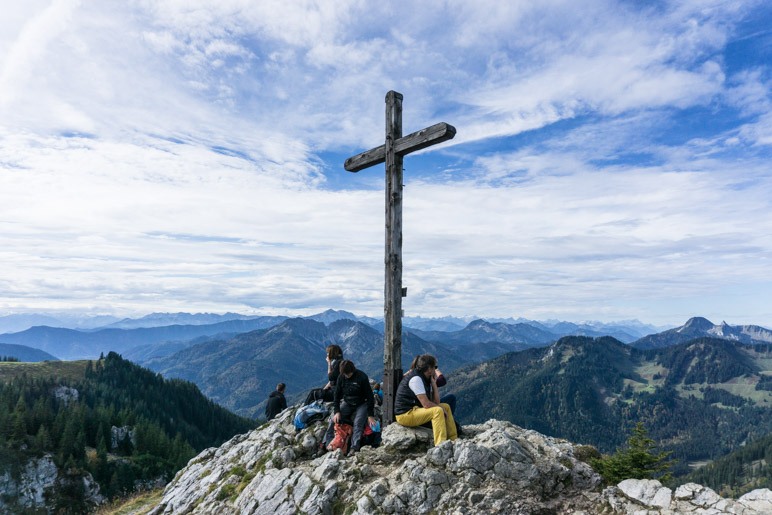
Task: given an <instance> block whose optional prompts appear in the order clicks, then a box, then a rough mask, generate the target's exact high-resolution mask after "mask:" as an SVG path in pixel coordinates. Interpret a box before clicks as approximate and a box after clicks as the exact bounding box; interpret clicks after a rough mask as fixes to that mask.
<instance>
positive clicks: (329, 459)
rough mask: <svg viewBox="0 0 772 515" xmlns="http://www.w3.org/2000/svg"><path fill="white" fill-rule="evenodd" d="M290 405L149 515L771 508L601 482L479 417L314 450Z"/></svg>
mask: <svg viewBox="0 0 772 515" xmlns="http://www.w3.org/2000/svg"><path fill="white" fill-rule="evenodd" d="M294 412H295V408H290V409H287V410H285V411H284V412H283V413H282V414H281V415H280V416H279V417H277V418H276V419H274V420H273V421H271V422H269V423H267V424H265V425H264V426H262V427H260V428H258V429H256V430H254V431H252V432H250V433H247V434H243V435H238V436H236V437H234V438H232V439H231V440H230V441H228V442H226V443H225V444H223V445H222V446H221V447H219V448H210V449H207V450H205V451H204V452H202V453H201V454H199V455H198V456H197V457H195V458H194V459H192V460H191V461H190V462H189V463H188V465H187V466H186V467H185V468H184V469H183V470H181V471H180V472H179V473H178V474H177V476H176V477H175V478H174V480H173V481H172V482H171V483H170V484H169V485H168V486H167V487H166V490H165V491H164V495H163V498H162V500H161V501H160V503H159V504H158V506H156V507H155V508H154V509H153V510H152V511H151V513H152V514H153V515H161V514H176V513H207V514H208V513H211V514H215V513H216V514H228V513H232V514H242V513H250V514H252V513H254V514H269V513H270V514H285V513H287V514H289V513H293V514H294V513H306V514H338V513H345V514H375V513H411V514H413V513H453V514H477V513H506V514H514V513H521V514H536V513H538V514H545V513H585V514H595V513H597V514H601V513H602V514H615V513H620V514H637V513H641V514H643V513H646V514H656V513H662V514H666V513H667V514H676V513H736V514H744V515H751V514H757V513H772V492H770V491H769V490H767V489H764V490H754V491H753V492H750V493H749V494H746V495H745V496H743V497H742V498H740V499H737V500H732V499H724V498H722V497H720V496H718V495H717V494H716V493H715V492H713V491H712V490H710V489H709V488H705V487H702V486H700V485H696V484H687V485H682V486H680V487H678V488H677V489H676V490H675V491H672V490H671V489H669V488H666V487H664V486H662V485H661V484H660V483H659V482H657V481H653V480H626V481H623V482H621V483H620V484H619V485H617V486H613V487H608V488H603V486H602V480H601V478H600V476H599V475H598V474H597V473H596V472H595V471H594V470H593V469H592V468H591V467H590V465H588V464H587V463H585V462H584V461H583V459H586V456H588V455H590V454H591V452H589V451H591V450H592V449H591V448H587V447H585V446H581V445H576V444H572V443H570V442H568V441H566V440H561V439H557V438H551V437H548V436H545V435H542V434H540V433H538V432H535V431H532V430H528V429H523V428H520V427H518V426H516V425H513V424H511V423H508V422H501V421H497V420H489V421H488V422H486V423H484V424H480V425H475V426H464V436H463V438H459V439H458V440H456V441H453V442H450V441H448V442H443V443H442V444H441V445H439V446H436V447H435V446H433V445H432V438H431V432H430V431H429V430H423V429H408V428H403V427H401V426H399V425H397V424H391V425H389V426H388V427H386V428H385V429H384V432H383V445H382V446H381V447H379V448H377V449H374V448H370V447H364V448H362V450H361V451H360V452H358V453H356V454H355V455H353V456H349V457H344V456H343V455H342V454H341V452H340V451H337V450H336V451H334V452H330V453H325V452H323V451H321V450H320V449H319V441H320V439H321V437H322V435H323V433H324V430H325V428H326V422H321V423H317V424H315V425H313V426H311V427H309V428H307V429H304V430H302V431H296V430H295V428H294V426H293V425H292V418H293V415H294Z"/></svg>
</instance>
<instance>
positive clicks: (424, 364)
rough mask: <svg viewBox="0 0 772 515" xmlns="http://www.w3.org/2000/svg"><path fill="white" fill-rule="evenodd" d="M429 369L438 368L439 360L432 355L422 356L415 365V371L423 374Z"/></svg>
mask: <svg viewBox="0 0 772 515" xmlns="http://www.w3.org/2000/svg"><path fill="white" fill-rule="evenodd" d="M429 367H435V368H437V358H435V357H434V356H432V355H431V354H422V355H421V356H418V358H417V359H416V363H415V369H416V370H417V371H418V373H419V374H423V373H424V372H426V371H427V370H428V369H429Z"/></svg>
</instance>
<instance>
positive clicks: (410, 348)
mask: <svg viewBox="0 0 772 515" xmlns="http://www.w3.org/2000/svg"><path fill="white" fill-rule="evenodd" d="M330 343H335V344H337V345H340V346H341V348H342V349H343V355H344V357H345V358H347V359H351V360H352V361H354V363H355V364H356V366H357V368H359V369H361V370H363V371H365V373H367V374H368V375H369V376H370V377H371V378H373V379H375V380H378V381H380V378H381V374H382V373H383V335H382V334H380V333H379V332H378V331H376V330H375V329H373V328H372V327H370V326H368V325H366V324H363V323H362V322H357V321H354V320H350V319H340V320H337V321H335V322H332V323H331V324H329V325H325V324H324V323H322V322H317V321H315V320H311V319H307V318H291V319H288V320H285V321H284V322H282V323H281V324H279V325H276V326H273V327H270V328H267V329H261V330H257V331H252V332H249V333H244V334H239V335H236V336H234V337H232V338H227V339H222V340H220V339H211V340H209V341H206V342H203V343H199V344H197V345H193V346H190V347H188V348H186V349H183V350H181V351H179V352H177V353H175V354H172V355H169V356H162V357H158V358H152V359H149V360H147V361H145V362H143V363H142V364H143V365H144V366H146V367H148V368H150V369H152V370H155V371H156V372H159V373H161V374H162V375H163V376H165V377H176V378H180V379H185V380H188V381H192V382H193V383H195V384H197V385H199V387H200V388H201V389H202V391H203V392H204V393H205V394H206V395H207V396H209V397H210V398H212V399H213V400H215V401H216V402H218V403H220V404H221V405H223V406H225V407H227V408H229V409H231V410H232V411H234V412H236V413H238V414H240V415H244V416H250V417H256V416H258V415H261V414H262V408H263V404H264V401H265V399H266V397H267V396H268V394H269V393H270V392H271V391H273V390H274V388H275V386H276V384H277V383H279V382H284V383H286V384H287V392H286V395H287V397H288V399H289V401H290V402H292V401H299V400H300V399H301V398H305V396H306V394H307V392H308V390H310V389H311V388H314V387H321V386H323V385H324V384H325V383H326V382H327V366H326V362H325V347H326V346H327V345H329V344H330ZM424 352H431V353H434V354H436V355H438V356H441V357H442V358H441V359H442V362H443V367H444V368H446V369H448V370H453V369H455V368H457V367H459V366H460V365H461V364H463V363H467V362H468V357H466V356H464V355H463V354H462V353H460V352H458V351H456V350H453V349H450V348H448V347H445V346H443V345H441V344H438V343H432V342H427V341H425V340H422V339H421V338H419V337H418V336H415V335H413V334H412V333H406V334H405V337H404V338H403V343H402V366H403V368H405V369H406V368H407V367H408V366H409V364H410V361H411V360H412V358H413V356H415V355H416V354H420V353H424Z"/></svg>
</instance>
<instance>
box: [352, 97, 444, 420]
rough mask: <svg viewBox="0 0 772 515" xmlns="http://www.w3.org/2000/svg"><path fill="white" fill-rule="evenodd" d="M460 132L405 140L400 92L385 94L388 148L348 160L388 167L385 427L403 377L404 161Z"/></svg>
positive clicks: (358, 165)
mask: <svg viewBox="0 0 772 515" xmlns="http://www.w3.org/2000/svg"><path fill="white" fill-rule="evenodd" d="M455 135H456V129H455V127H453V126H452V125H448V124H447V123H444V122H441V123H438V124H435V125H432V126H431V127H427V128H425V129H421V130H420V131H418V132H414V133H412V134H408V135H407V136H405V137H404V138H403V137H402V94H401V93H397V92H396V91H389V92H388V93H386V144H385V145H381V146H379V147H375V148H372V149H370V150H368V151H366V152H362V153H361V154H357V155H355V156H353V157H350V158H348V159H346V162H345V163H344V165H343V167H344V168H345V169H346V170H347V171H349V172H358V171H359V170H364V169H365V168H369V167H371V166H374V165H377V164H380V163H383V162H385V163H386V256H385V264H386V286H385V288H384V306H383V321H384V329H383V368H384V370H383V407H384V409H383V415H384V416H383V424H384V425H387V424H390V423H392V422H394V395H395V393H396V390H397V386H398V384H399V381H400V380H401V379H402V297H405V296H407V288H404V289H403V288H402V158H403V157H404V156H405V155H407V154H410V153H411V152H415V151H417V150H421V149H423V148H426V147H430V146H432V145H436V144H437V143H442V142H443V141H447V140H449V139H453V136H455Z"/></svg>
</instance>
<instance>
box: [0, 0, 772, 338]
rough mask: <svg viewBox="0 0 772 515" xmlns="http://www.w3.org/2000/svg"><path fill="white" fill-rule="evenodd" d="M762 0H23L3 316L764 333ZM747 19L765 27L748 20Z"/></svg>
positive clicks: (2, 187)
mask: <svg viewBox="0 0 772 515" xmlns="http://www.w3.org/2000/svg"><path fill="white" fill-rule="evenodd" d="M764 20H766V21H772V8H770V6H768V5H767V4H766V3H764V2H761V1H744V2H732V3H726V2H722V1H712V2H711V1H696V0H694V1H689V0H685V1H680V2H661V3H658V4H657V5H656V6H648V7H644V8H640V7H638V6H637V5H636V4H635V3H631V2H620V1H598V0H594V1H590V2H585V3H583V4H582V5H581V6H577V5H576V4H574V3H571V2H567V1H557V0H555V1H548V2H541V3H539V4H534V3H532V2H525V1H521V2H497V1H479V2H474V3H468V2H460V1H443V2H439V1H427V2H421V3H420V4H416V3H413V2H391V3H385V4H384V3H382V2H373V1H354V0H352V1H342V2H336V3H328V2H314V1H286V0H285V1H282V2H278V1H275V2H274V1H263V2H248V1H236V0H231V1H220V2H212V1H210V0H198V1H185V2H182V1H162V2H155V1H153V2H150V1H129V2H116V1H105V2H99V3H90V2H81V1H78V0H53V1H34V0H33V1H29V2H25V3H23V4H17V3H11V4H10V5H6V6H4V16H3V18H2V20H0V205H2V207H1V208H0V265H1V266H0V314H3V313H13V312H31V311H46V310H81V311H85V312H90V313H115V314H119V315H130V314H143V313H149V312H152V311H212V312H225V311H238V312H260V313H266V314H268V313H290V312H292V313H306V314H310V313H313V312H318V311H320V310H323V309H327V308H335V309H346V310H349V311H353V312H355V313H357V314H363V315H371V316H379V315H381V314H382V309H383V300H382V298H383V274H384V272H383V241H384V234H383V233H384V230H383V223H384V222H383V209H384V208H383V201H384V200H383V197H384V194H383V191H382V185H383V178H382V176H383V171H382V167H376V168H373V169H370V170H366V171H362V172H359V174H358V175H357V176H349V174H347V173H346V172H344V171H343V169H342V160H343V159H344V158H345V157H347V156H348V155H352V154H355V153H358V152H360V151H362V150H366V149H367V148H370V147H372V146H375V145H378V144H380V143H381V142H379V140H381V139H382V137H383V131H384V128H383V98H384V94H385V92H386V91H387V90H389V89H395V90H397V91H400V92H401V93H403V94H404V97H405V100H404V114H403V120H404V124H405V127H404V132H405V133H408V132H412V131H414V130H418V129H420V128H422V127H424V126H426V125H430V124H433V123H436V122H437V121H447V122H449V123H452V124H453V125H454V126H456V128H457V129H458V134H457V136H456V138H455V139H454V140H453V141H451V142H447V143H444V144H443V145H440V146H438V147H436V148H433V149H431V150H429V151H423V152H422V153H421V154H418V155H413V156H410V157H408V158H406V160H405V167H406V172H405V184H406V186H405V212H404V217H405V227H404V285H405V286H407V287H408V289H409V296H408V297H407V298H406V299H405V300H404V308H405V310H406V314H408V315H422V316H442V315H446V314H451V315H458V316H464V315H470V314H476V315H480V316H490V317H509V316H514V317H519V316H522V317H525V318H533V319H548V318H557V319H565V320H573V321H579V320H587V319H595V320H606V321H611V320H620V319H632V318H637V319H640V320H642V321H644V322H649V323H656V324H673V325H676V324H680V323H683V322H684V321H685V320H686V319H687V318H689V317H691V316H705V317H707V318H709V319H711V320H714V321H720V320H726V321H727V322H729V323H755V324H759V325H766V326H767V327H770V326H772V293H770V292H772V279H770V278H772V217H770V216H769V214H768V213H769V211H770V207H772V206H770V204H772V169H771V166H770V162H772V161H770V157H772V151H771V150H770V145H772V114H770V113H771V112H772V109H770V107H772V94H771V93H770V91H771V89H770V81H771V80H772V75H771V74H770V62H772V61H770V59H769V57H770V55H771V54H772V51H770V50H772V34H770V30H769V29H764V28H763V27H765V26H767V25H768V24H765V23H764ZM757 27H761V28H760V29H758V30H757Z"/></svg>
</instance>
